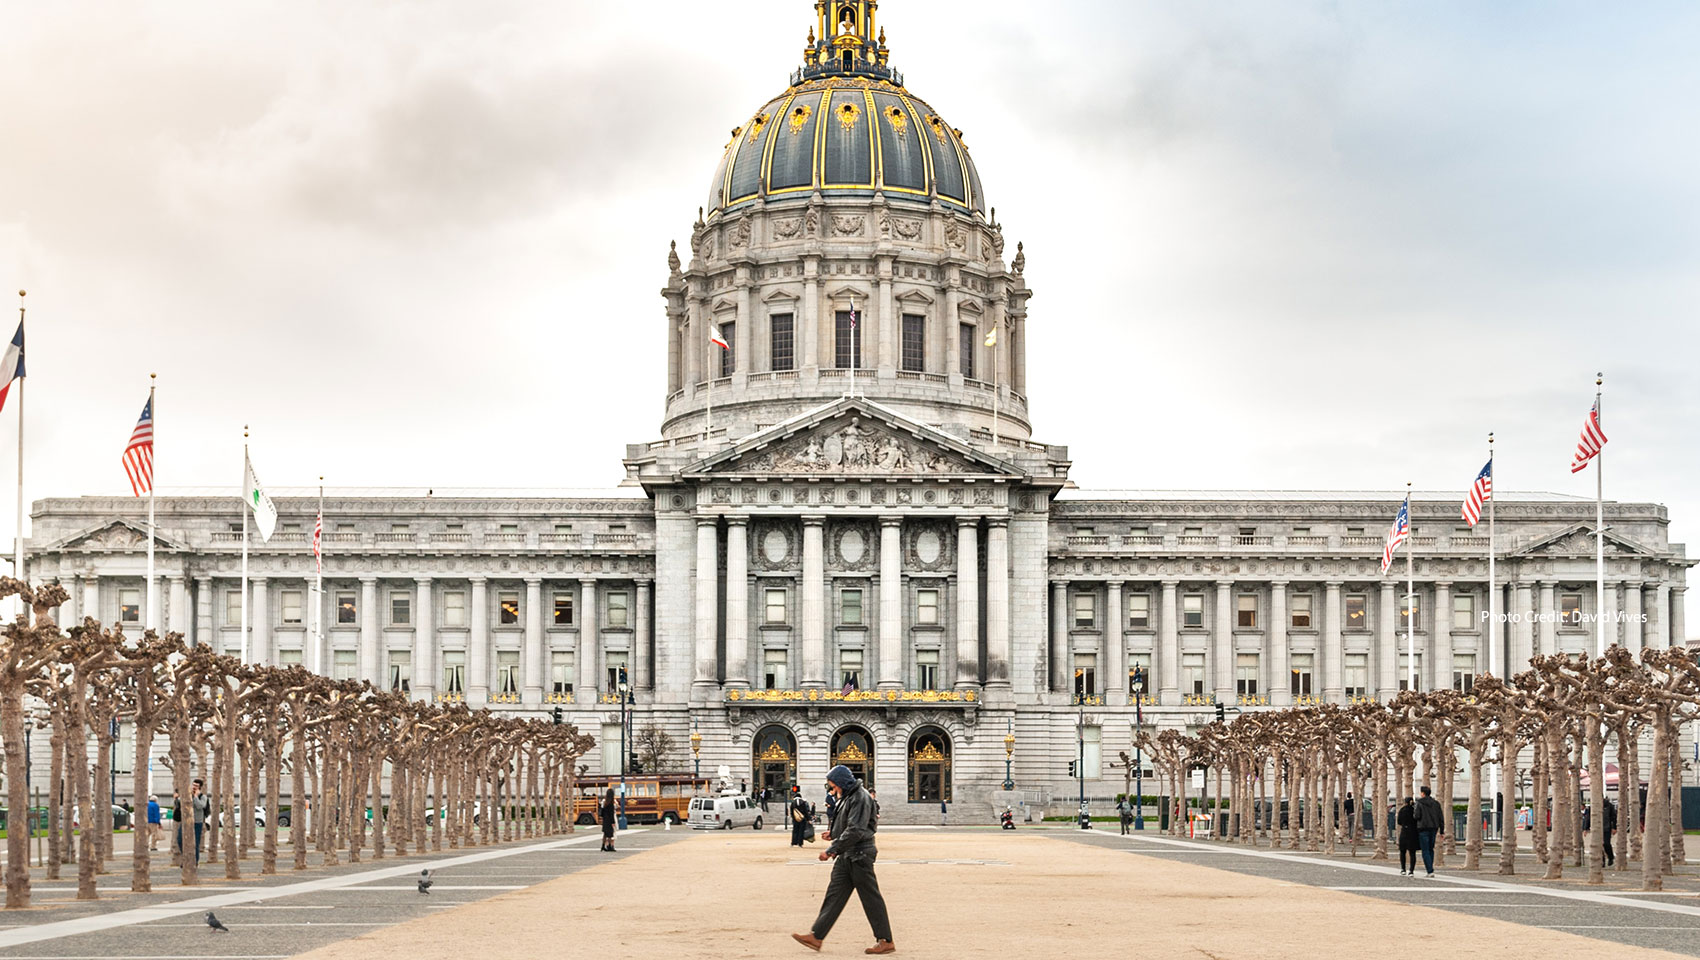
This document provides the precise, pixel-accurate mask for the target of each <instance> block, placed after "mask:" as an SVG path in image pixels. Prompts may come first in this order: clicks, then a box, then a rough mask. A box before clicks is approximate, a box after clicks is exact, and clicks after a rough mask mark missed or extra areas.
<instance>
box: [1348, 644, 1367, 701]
mask: <svg viewBox="0 0 1700 960" xmlns="http://www.w3.org/2000/svg"><path fill="white" fill-rule="evenodd" d="M1368 695H1369V654H1367V653H1348V654H1346V696H1348V697H1364V696H1368Z"/></svg>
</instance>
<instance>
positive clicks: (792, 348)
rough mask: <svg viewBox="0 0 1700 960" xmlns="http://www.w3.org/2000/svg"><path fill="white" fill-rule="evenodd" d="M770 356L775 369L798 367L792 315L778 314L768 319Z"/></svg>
mask: <svg viewBox="0 0 1700 960" xmlns="http://www.w3.org/2000/svg"><path fill="white" fill-rule="evenodd" d="M767 322H768V356H770V357H772V358H773V369H775V370H791V369H793V368H794V367H795V366H796V362H797V360H796V356H797V351H796V341H795V340H794V339H793V334H792V324H791V314H789V313H776V314H774V315H773V316H771V317H769V318H768V321H767Z"/></svg>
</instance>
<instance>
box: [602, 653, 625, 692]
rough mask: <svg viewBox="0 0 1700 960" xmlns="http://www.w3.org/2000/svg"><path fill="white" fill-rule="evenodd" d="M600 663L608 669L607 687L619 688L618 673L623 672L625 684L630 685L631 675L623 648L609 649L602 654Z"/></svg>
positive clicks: (614, 689)
mask: <svg viewBox="0 0 1700 960" xmlns="http://www.w3.org/2000/svg"><path fill="white" fill-rule="evenodd" d="M602 665H603V666H604V667H606V668H607V670H608V689H609V690H611V691H618V690H619V689H620V679H621V677H620V675H621V674H625V681H626V686H628V687H630V686H631V683H632V676H631V670H630V665H629V663H628V657H627V655H626V651H624V650H610V651H608V652H607V653H604V654H603V655H602Z"/></svg>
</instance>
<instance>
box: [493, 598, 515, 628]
mask: <svg viewBox="0 0 1700 960" xmlns="http://www.w3.org/2000/svg"><path fill="white" fill-rule="evenodd" d="M497 602H498V603H499V604H500V605H501V606H500V609H501V614H500V617H499V618H498V619H499V620H500V622H501V624H502V626H504V627H512V626H516V625H518V623H519V594H517V593H503V594H501V595H500V597H498V598H497Z"/></svg>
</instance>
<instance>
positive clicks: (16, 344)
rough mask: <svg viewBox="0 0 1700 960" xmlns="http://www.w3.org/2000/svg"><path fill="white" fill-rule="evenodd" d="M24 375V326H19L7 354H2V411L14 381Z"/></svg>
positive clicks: (0, 384) (0, 361)
mask: <svg viewBox="0 0 1700 960" xmlns="http://www.w3.org/2000/svg"><path fill="white" fill-rule="evenodd" d="M23 375H24V325H23V324H22V323H20V324H18V332H17V333H15V334H13V335H12V342H11V343H9V344H7V345H6V352H5V353H4V354H0V409H5V407H6V394H8V393H10V392H11V390H12V381H14V380H17V379H19V378H21V377H23Z"/></svg>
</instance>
